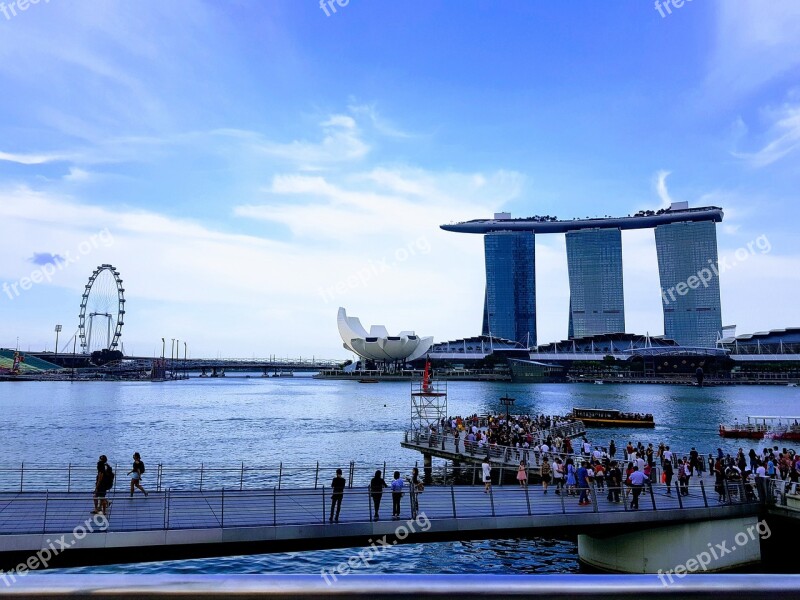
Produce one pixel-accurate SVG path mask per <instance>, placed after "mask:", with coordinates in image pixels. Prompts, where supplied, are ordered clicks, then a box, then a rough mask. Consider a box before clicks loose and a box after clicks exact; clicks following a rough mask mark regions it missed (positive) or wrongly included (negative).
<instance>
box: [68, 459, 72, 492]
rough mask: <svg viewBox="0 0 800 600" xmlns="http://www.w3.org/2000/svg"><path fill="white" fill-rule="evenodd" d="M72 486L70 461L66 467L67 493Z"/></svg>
mask: <svg viewBox="0 0 800 600" xmlns="http://www.w3.org/2000/svg"><path fill="white" fill-rule="evenodd" d="M71 486H72V463H69V467H68V468H67V493H68V494H69V492H70V487H71Z"/></svg>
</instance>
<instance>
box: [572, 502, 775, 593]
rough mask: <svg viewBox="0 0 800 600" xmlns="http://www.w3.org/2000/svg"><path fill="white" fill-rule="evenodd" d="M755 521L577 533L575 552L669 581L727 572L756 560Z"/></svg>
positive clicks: (595, 563) (606, 566)
mask: <svg viewBox="0 0 800 600" xmlns="http://www.w3.org/2000/svg"><path fill="white" fill-rule="evenodd" d="M757 523H758V519H757V518H756V517H738V518H735V519H724V520H717V521H704V522H694V523H684V524H681V525H669V526H667V527H654V528H652V529H645V530H642V531H634V532H631V533H623V534H620V535H615V536H608V537H594V536H591V535H585V534H581V535H578V556H579V558H580V559H581V561H583V562H584V563H586V564H588V565H590V566H592V567H595V568H597V569H601V570H603V571H611V572H614V573H656V574H658V576H659V578H660V579H662V582H664V585H669V584H670V583H672V582H674V581H675V580H677V579H681V578H683V577H684V576H685V575H686V573H704V572H711V571H727V570H730V569H735V568H738V567H742V566H745V565H749V564H754V563H758V562H759V561H760V560H761V543H760V542H761V539H760V535H759V534H760V533H762V531H763V530H762V529H761V526H760V525H757ZM720 546H721V547H720ZM670 578H671V580H670Z"/></svg>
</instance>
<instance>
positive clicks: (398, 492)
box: [392, 471, 403, 519]
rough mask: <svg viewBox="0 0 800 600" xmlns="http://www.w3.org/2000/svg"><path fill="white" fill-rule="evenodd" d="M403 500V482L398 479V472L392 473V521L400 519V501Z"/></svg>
mask: <svg viewBox="0 0 800 600" xmlns="http://www.w3.org/2000/svg"><path fill="white" fill-rule="evenodd" d="M402 498H403V480H402V479H400V471H395V472H394V480H393V481H392V519H399V518H400V500H401V499H402Z"/></svg>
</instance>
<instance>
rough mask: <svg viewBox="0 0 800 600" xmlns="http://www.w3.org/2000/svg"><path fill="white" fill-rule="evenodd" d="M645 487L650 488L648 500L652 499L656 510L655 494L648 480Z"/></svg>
mask: <svg viewBox="0 0 800 600" xmlns="http://www.w3.org/2000/svg"><path fill="white" fill-rule="evenodd" d="M700 483H703V482H702V481H701V482H700ZM647 487H649V488H650V500H652V501H653V510H658V507H657V506H656V494H655V492H654V491H653V483H652V482H648V484H647Z"/></svg>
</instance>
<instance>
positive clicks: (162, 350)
mask: <svg viewBox="0 0 800 600" xmlns="http://www.w3.org/2000/svg"><path fill="white" fill-rule="evenodd" d="M165 344H166V342H165V341H164V338H161V360H164V346H165Z"/></svg>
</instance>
